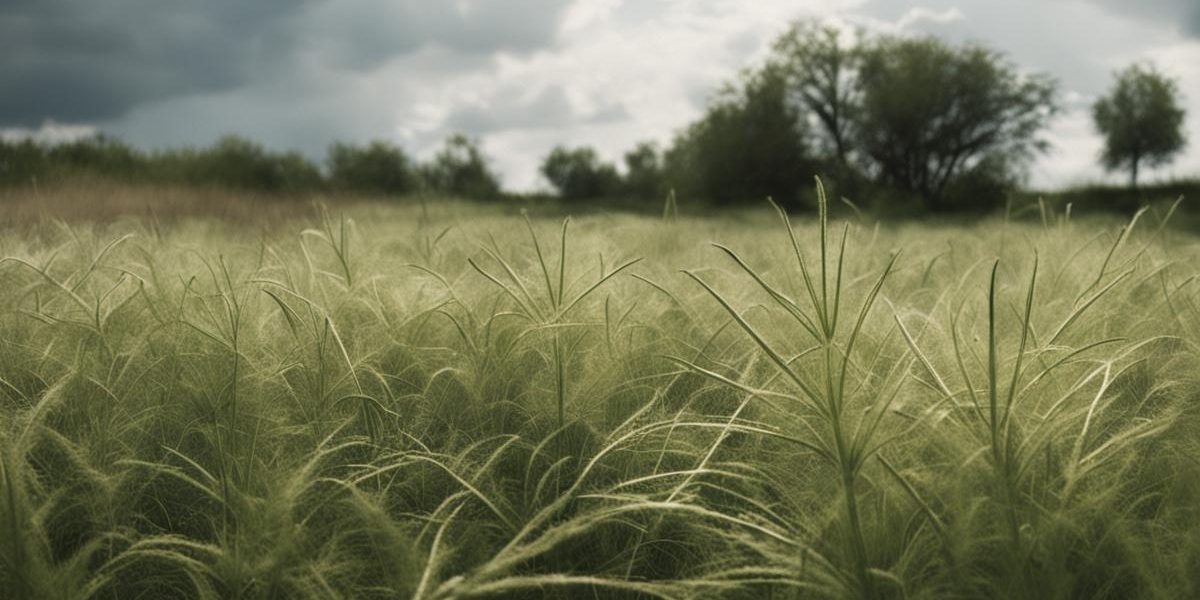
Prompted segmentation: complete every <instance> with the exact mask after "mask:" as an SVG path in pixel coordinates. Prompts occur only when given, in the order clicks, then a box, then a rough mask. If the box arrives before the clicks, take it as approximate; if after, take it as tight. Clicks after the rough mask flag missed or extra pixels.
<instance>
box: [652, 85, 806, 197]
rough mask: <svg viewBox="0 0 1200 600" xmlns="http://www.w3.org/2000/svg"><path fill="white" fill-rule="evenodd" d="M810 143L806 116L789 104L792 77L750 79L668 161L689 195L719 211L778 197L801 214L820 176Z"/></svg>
mask: <svg viewBox="0 0 1200 600" xmlns="http://www.w3.org/2000/svg"><path fill="white" fill-rule="evenodd" d="M808 138H809V133H808V129H807V125H806V123H805V121H804V120H803V119H802V118H801V113H800V111H799V110H798V108H797V107H796V106H795V105H794V104H793V103H791V102H788V99H787V79H786V77H785V74H784V72H783V71H781V70H780V69H778V68H774V67H771V66H768V67H766V68H763V69H759V70H755V71H749V72H747V73H745V74H743V77H742V81H741V82H740V85H729V86H726V88H725V89H724V90H723V91H722V92H721V94H720V95H719V96H718V97H717V99H716V101H715V102H714V103H713V104H712V105H711V106H710V107H709V108H708V111H707V112H706V113H705V115H704V117H703V118H701V119H700V121H698V122H696V123H694V124H692V125H691V126H690V127H688V128H687V129H686V130H685V131H684V132H682V133H681V134H680V135H679V136H677V137H676V139H675V141H674V143H673V145H672V147H671V149H670V150H669V151H668V152H667V156H666V171H667V173H668V179H669V181H670V182H671V184H672V185H674V186H675V187H676V188H677V189H678V190H679V192H680V193H681V194H683V195H685V196H694V197H702V198H708V199H710V200H713V201H714V202H716V203H717V204H725V205H728V204H735V203H741V202H761V201H763V200H764V199H765V198H767V197H768V196H771V197H773V198H775V200H777V201H779V202H781V203H783V204H784V205H789V206H793V207H794V206H797V205H799V202H800V198H801V196H802V194H803V193H804V190H806V189H807V188H808V186H809V185H810V184H811V181H812V176H813V174H814V173H816V172H818V171H819V165H818V163H817V161H815V160H814V159H812V158H811V156H810V154H809V149H808V146H807V143H806V140H807V139H808Z"/></svg>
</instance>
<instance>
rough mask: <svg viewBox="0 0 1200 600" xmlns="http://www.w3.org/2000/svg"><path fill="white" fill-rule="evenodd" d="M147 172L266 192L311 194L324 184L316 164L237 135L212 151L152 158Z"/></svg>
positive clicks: (169, 153) (174, 179)
mask: <svg viewBox="0 0 1200 600" xmlns="http://www.w3.org/2000/svg"><path fill="white" fill-rule="evenodd" d="M147 170H148V171H149V172H151V173H155V172H158V173H163V175H162V177H163V178H164V179H165V180H166V181H167V182H181V183H186V184H191V185H212V186H219V187H228V188H233V189H244V190H260V191H266V192H303V191H310V190H313V189H315V188H317V187H319V186H320V185H321V183H322V179H321V173H320V171H319V170H317V167H316V165H313V164H312V163H311V162H310V161H309V160H308V159H306V158H304V157H303V156H301V155H300V154H299V153H296V152H287V153H281V154H277V153H272V152H269V151H267V150H266V149H264V148H263V147H262V146H261V145H259V144H256V143H254V142H252V141H250V140H247V139H245V138H242V137H239V136H236V135H226V136H223V137H222V138H221V139H219V140H218V141H217V143H216V144H214V145H213V146H212V147H210V148H204V149H200V150H193V149H187V150H176V151H167V152H162V153H159V154H155V155H151V157H150V158H149V165H148V167H147Z"/></svg>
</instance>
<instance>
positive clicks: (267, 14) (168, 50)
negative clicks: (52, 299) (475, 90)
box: [0, 0, 564, 126]
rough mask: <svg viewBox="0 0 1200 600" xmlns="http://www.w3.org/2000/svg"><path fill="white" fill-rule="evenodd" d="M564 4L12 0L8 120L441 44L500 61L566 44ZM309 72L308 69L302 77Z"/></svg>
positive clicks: (6, 25)
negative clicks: (560, 38)
mask: <svg viewBox="0 0 1200 600" xmlns="http://www.w3.org/2000/svg"><path fill="white" fill-rule="evenodd" d="M563 8H564V5H563V3H561V2H557V1H555V0H520V1H519V2H515V3H513V2H503V3H500V2H487V1H477V2H422V1H420V0H405V1H399V2H389V1H384V0H339V1H336V2H335V1H333V0H322V1H318V0H300V1H298V0H254V1H253V2H247V1H245V0H197V1H194V2H162V1H159V0H112V1H105V2H94V1H91V0H37V1H33V0H6V2H4V3H3V4H0V89H2V90H4V92H3V94H0V124H3V125H8V126H31V125H35V124H37V123H41V122H42V121H45V120H47V119H53V120H57V121H71V122H77V121H103V120H108V119H113V118H116V117H120V116H122V115H124V114H126V113H127V112H128V111H129V110H130V109H131V108H133V107H135V106H138V105H143V104H147V103H151V102H156V101H162V100H168V99H171V98H176V97H181V96H188V95H192V94H198V93H214V92H224V91H229V90H236V89H239V88H241V87H244V86H249V85H253V84H256V83H257V82H260V81H262V80H264V79H271V78H277V77H280V76H289V75H291V76H298V77H303V76H304V73H303V71H302V69H303V68H305V67H309V66H311V65H310V64H309V63H308V62H305V61H306V60H308V59H310V58H311V57H313V56H318V57H319V58H320V60H321V61H322V62H328V63H330V64H331V65H332V66H334V67H337V68H342V69H349V70H357V71H361V70H368V69H370V68H373V67H375V66H377V65H379V64H380V63H382V62H385V61H387V60H390V59H393V58H395V57H397V56H403V55H408V54H412V53H415V52H417V51H419V50H421V49H422V48H425V47H428V46H431V45H438V46H442V47H445V48H447V49H449V50H451V51H453V52H458V53H463V54H474V55H482V56H489V55H491V54H493V53H495V52H512V53H523V52H529V51H532V50H536V49H539V48H545V47H548V46H550V45H552V44H553V43H554V41H555V34H556V31H557V23H558V20H559V18H560V17H561V14H562V12H563ZM297 71H300V72H297Z"/></svg>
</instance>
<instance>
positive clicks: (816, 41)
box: [772, 20, 861, 169]
mask: <svg viewBox="0 0 1200 600" xmlns="http://www.w3.org/2000/svg"><path fill="white" fill-rule="evenodd" d="M843 41H844V38H843V35H842V32H840V31H839V30H838V29H837V28H835V27H832V26H830V25H827V24H824V23H821V22H820V21H813V20H810V21H798V22H796V23H793V24H792V26H791V27H790V28H789V29H788V30H787V31H786V32H785V33H784V34H783V35H781V36H779V38H777V39H776V40H775V43H774V46H773V50H774V57H773V59H772V60H773V62H774V63H775V64H776V65H778V68H780V69H781V71H782V73H783V74H784V76H785V77H786V78H787V85H788V91H789V94H791V95H794V96H795V98H796V101H797V102H798V103H799V104H800V105H801V106H802V107H803V108H804V109H806V110H807V111H809V112H810V113H811V114H812V115H813V116H814V117H815V118H816V121H817V122H818V123H819V124H820V125H821V127H822V129H823V130H824V137H825V138H826V139H825V143H826V145H827V146H828V151H829V152H830V153H831V154H832V155H833V158H834V159H836V161H837V164H838V166H840V167H842V168H843V169H845V168H847V167H848V160H849V157H848V155H849V153H850V151H851V146H852V136H853V126H854V123H855V118H856V114H857V109H858V101H859V88H858V81H857V75H858V66H859V59H860V58H861V57H860V53H859V52H858V50H857V48H856V47H855V46H853V45H846V44H844V43H843Z"/></svg>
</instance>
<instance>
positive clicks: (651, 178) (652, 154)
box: [625, 142, 666, 200]
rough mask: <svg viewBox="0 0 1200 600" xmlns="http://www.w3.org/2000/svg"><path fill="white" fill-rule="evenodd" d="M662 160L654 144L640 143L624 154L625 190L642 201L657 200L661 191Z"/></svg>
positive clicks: (664, 191) (662, 192)
mask: <svg viewBox="0 0 1200 600" xmlns="http://www.w3.org/2000/svg"><path fill="white" fill-rule="evenodd" d="M663 188H664V184H663V173H662V158H661V157H660V156H659V153H658V147H657V146H655V144H654V142H642V143H640V144H638V145H637V146H635V147H634V148H633V150H630V151H629V152H626V153H625V190H626V192H627V193H629V194H630V195H631V196H633V197H635V198H640V199H643V200H651V199H658V198H659V197H660V196H661V195H662V194H665V193H666V190H665V189H663Z"/></svg>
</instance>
